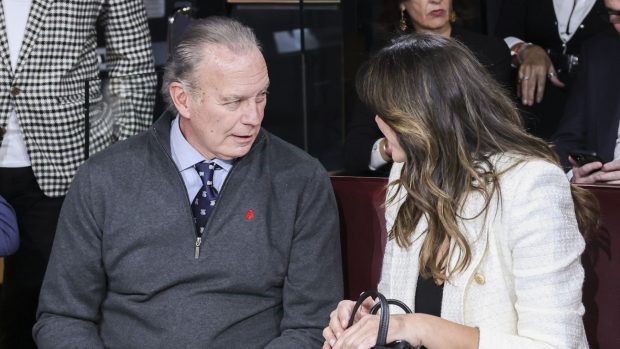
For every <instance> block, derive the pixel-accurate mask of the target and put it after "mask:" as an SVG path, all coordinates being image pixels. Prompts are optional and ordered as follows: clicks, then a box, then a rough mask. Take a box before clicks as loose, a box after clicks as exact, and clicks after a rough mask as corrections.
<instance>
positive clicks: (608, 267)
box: [331, 177, 620, 349]
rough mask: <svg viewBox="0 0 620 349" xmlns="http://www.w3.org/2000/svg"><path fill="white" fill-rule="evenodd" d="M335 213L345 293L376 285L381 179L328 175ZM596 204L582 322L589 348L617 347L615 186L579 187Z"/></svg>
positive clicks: (619, 264)
mask: <svg viewBox="0 0 620 349" xmlns="http://www.w3.org/2000/svg"><path fill="white" fill-rule="evenodd" d="M331 180H332V185H333V187H334V192H335V194H336V200H337V201H338V209H339V211H340V227H341V239H342V253H343V267H344V275H345V297H346V298H347V299H356V298H357V297H358V296H359V294H360V293H361V292H362V291H364V290H368V289H376V287H377V284H378V283H379V278H380V276H381V264H382V262H383V252H384V249H385V241H386V240H385V239H386V235H387V234H386V231H385V219H384V209H383V207H382V204H383V202H384V200H385V187H386V185H387V180H386V179H385V178H363V177H332V178H331ZM583 187H584V188H586V189H588V190H591V191H592V192H593V193H594V194H595V195H596V197H597V198H598V200H599V203H600V206H601V219H602V226H601V230H600V231H599V232H598V234H597V235H596V236H595V237H594V238H593V239H592V240H591V241H589V242H588V244H587V246H586V251H585V253H584V255H583V258H582V261H583V265H584V269H585V274H586V278H585V284H584V288H583V303H584V305H585V307H586V314H585V316H584V323H585V327H586V333H587V335H588V341H589V343H590V348H592V349H597V348H600V349H612V348H613V349H617V348H620V186H600V185H597V186H585V185H584V186H583Z"/></svg>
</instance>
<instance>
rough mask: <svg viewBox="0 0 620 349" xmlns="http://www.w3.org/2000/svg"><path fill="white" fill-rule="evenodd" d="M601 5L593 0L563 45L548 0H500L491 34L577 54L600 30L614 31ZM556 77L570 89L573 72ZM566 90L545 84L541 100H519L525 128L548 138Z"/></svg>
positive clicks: (559, 114)
mask: <svg viewBox="0 0 620 349" xmlns="http://www.w3.org/2000/svg"><path fill="white" fill-rule="evenodd" d="M566 1H569V0H566ZM571 2H572V1H571ZM603 8H604V5H603V2H602V1H598V2H596V3H595V5H594V7H593V8H592V10H590V12H589V13H588V15H587V16H586V17H585V18H584V19H583V21H582V22H581V25H580V26H579V27H578V28H577V30H576V31H575V33H574V34H573V36H572V37H571V39H570V40H569V41H568V42H567V43H566V44H565V45H566V47H564V43H563V42H562V40H561V39H560V34H559V32H558V27H557V26H558V22H557V18H556V16H555V9H554V7H553V1H552V0H504V1H503V2H502V7H501V10H500V14H499V18H498V22H497V27H496V29H495V34H496V35H497V36H499V37H501V38H505V37H508V36H514V37H517V38H519V39H522V40H524V41H526V42H532V43H534V44H536V45H539V46H541V47H542V48H544V49H545V50H553V52H556V53H558V54H559V53H560V52H562V51H564V49H566V53H567V54H572V55H577V54H579V52H580V51H581V46H582V43H583V42H584V41H586V40H588V39H590V38H592V37H594V36H596V35H597V34H599V33H603V32H607V33H610V34H611V33H614V34H615V31H614V30H613V27H612V26H611V24H609V23H608V22H606V21H605V20H604V19H603V18H601V17H600V16H599V14H598V12H599V11H601V10H602V9H603ZM556 68H559V67H558V66H556ZM514 75H516V71H515V74H514ZM558 77H559V78H560V80H562V81H563V82H564V83H566V84H567V85H568V86H569V88H570V86H571V85H572V81H573V79H574V78H575V74H574V73H569V72H566V71H564V72H562V71H558ZM515 83H516V81H515ZM568 93H569V90H568V88H560V87H556V86H555V85H553V84H550V83H548V84H546V86H545V93H544V97H543V100H542V102H541V103H535V104H534V105H533V106H531V107H530V106H523V105H521V104H520V103H519V105H520V108H521V109H522V111H523V112H524V116H525V120H526V122H527V128H528V130H529V131H530V132H531V133H532V134H534V135H536V136H539V137H542V138H544V139H549V138H550V137H551V135H552V134H553V133H554V132H555V131H556V130H557V128H558V125H559V122H560V119H561V118H562V116H563V115H564V108H565V105H566V101H567V98H568Z"/></svg>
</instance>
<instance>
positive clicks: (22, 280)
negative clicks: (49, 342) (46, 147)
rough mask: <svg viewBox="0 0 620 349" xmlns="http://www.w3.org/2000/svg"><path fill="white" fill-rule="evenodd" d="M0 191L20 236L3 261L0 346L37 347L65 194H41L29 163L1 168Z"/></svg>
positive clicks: (5, 347) (0, 298)
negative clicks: (35, 332) (36, 328)
mask: <svg viewBox="0 0 620 349" xmlns="http://www.w3.org/2000/svg"><path fill="white" fill-rule="evenodd" d="M0 195H2V196H3V197H4V198H5V199H6V200H7V201H8V202H9V203H10V204H11V206H13V208H14V209H15V213H16V214H17V224H18V227H19V237H20V246H19V250H18V251H17V252H16V253H15V254H14V255H11V256H9V257H7V258H5V263H4V284H3V286H2V291H1V293H0V349H8V348H11V349H12V348H19V349H21V348H36V346H35V344H34V341H33V340H32V326H33V325H34V323H35V315H36V311H37V304H38V301H39V291H40V290H41V283H42V282H43V276H44V275H45V269H46V267H47V261H48V259H49V256H50V251H51V248H52V242H53V241H54V234H55V232H56V225H57V223H58V215H59V213H60V207H61V206H62V202H63V199H64V197H59V198H50V197H48V196H46V195H45V194H43V192H42V191H41V189H40V188H39V185H38V184H37V181H36V179H35V177H34V174H33V172H32V168H31V167H22V168H0Z"/></svg>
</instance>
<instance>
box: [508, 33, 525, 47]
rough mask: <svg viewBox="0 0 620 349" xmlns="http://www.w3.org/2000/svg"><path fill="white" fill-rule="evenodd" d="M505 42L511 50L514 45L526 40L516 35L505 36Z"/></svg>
mask: <svg viewBox="0 0 620 349" xmlns="http://www.w3.org/2000/svg"><path fill="white" fill-rule="evenodd" d="M504 42H505V43H506V45H508V49H509V50H510V49H511V48H512V47H513V46H514V45H516V44H518V43H520V42H524V41H523V40H521V39H519V38H515V37H514V36H508V37H505V38H504Z"/></svg>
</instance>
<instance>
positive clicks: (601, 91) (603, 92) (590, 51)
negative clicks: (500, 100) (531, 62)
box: [552, 0, 620, 184]
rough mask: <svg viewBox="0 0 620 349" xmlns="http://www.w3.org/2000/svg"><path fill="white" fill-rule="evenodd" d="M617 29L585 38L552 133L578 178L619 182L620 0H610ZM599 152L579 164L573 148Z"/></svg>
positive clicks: (562, 157)
mask: <svg viewBox="0 0 620 349" xmlns="http://www.w3.org/2000/svg"><path fill="white" fill-rule="evenodd" d="M605 7H606V12H605V14H606V18H607V20H609V22H610V23H611V24H612V25H613V26H614V28H615V30H616V32H615V33H611V34H607V33H604V34H600V35H598V36H597V37H595V38H593V39H591V40H589V41H588V42H586V43H585V44H584V48H583V50H582V52H581V56H580V58H581V63H580V64H581V68H580V71H579V75H578V76H577V80H576V81H575V84H574V85H575V86H574V87H573V89H572V91H571V94H570V98H569V99H568V103H567V105H566V112H565V116H564V118H563V119H562V121H561V123H560V127H559V130H558V131H557V132H556V133H555V135H554V136H553V139H552V140H553V144H554V145H555V151H556V152H557V153H558V155H559V156H560V160H561V161H562V163H563V164H564V165H565V167H566V168H567V169H570V171H569V176H570V177H571V180H572V181H573V182H574V183H586V184H592V183H601V184H620V0H605ZM574 150H584V151H587V152H595V153H597V155H598V156H599V158H600V160H601V161H593V162H590V163H585V164H579V163H578V162H577V161H576V160H575V159H573V158H571V157H570V156H569V152H571V151H574Z"/></svg>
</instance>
